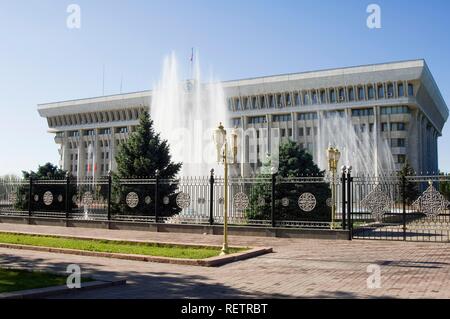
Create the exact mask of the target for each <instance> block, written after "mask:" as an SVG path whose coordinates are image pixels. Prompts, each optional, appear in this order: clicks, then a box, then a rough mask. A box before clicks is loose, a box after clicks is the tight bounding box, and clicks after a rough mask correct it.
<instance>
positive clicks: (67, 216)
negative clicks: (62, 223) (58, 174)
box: [65, 172, 72, 223]
mask: <svg viewBox="0 0 450 319" xmlns="http://www.w3.org/2000/svg"><path fill="white" fill-rule="evenodd" d="M69 197H70V173H69V172H67V173H66V207H65V208H66V223H67V220H68V219H69V217H70V213H71V210H72V209H71V208H72V205H71V203H70V198H69Z"/></svg>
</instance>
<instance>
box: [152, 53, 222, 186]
mask: <svg viewBox="0 0 450 319" xmlns="http://www.w3.org/2000/svg"><path fill="white" fill-rule="evenodd" d="M197 56H198V55H197ZM191 73H192V74H191V78H190V79H188V80H185V81H183V80H181V77H180V71H179V66H178V63H177V59H176V56H175V53H172V54H170V55H169V56H167V57H166V58H165V59H164V65H163V72H162V77H161V80H160V81H159V83H158V84H157V85H155V89H154V91H153V94H152V102H151V112H150V114H151V117H152V119H153V121H154V126H155V130H156V132H160V133H161V137H162V138H163V139H167V140H168V142H169V145H170V151H171V154H172V159H173V160H174V161H175V162H182V163H183V168H182V171H181V172H180V175H181V176H190V177H192V176H206V175H207V174H208V172H209V171H210V170H211V168H215V169H218V166H217V163H216V155H215V146H214V145H213V143H212V131H213V129H215V128H216V127H217V125H218V123H219V122H224V121H226V120H227V119H228V115H227V108H226V103H225V96H224V92H223V89H222V86H221V84H220V82H219V81H214V80H213V79H209V81H208V82H207V83H202V82H201V80H202V79H201V74H200V64H199V62H198V59H195V61H194V63H193V65H192V71H191Z"/></svg>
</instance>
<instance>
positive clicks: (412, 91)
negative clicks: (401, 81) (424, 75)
mask: <svg viewBox="0 0 450 319" xmlns="http://www.w3.org/2000/svg"><path fill="white" fill-rule="evenodd" d="M408 96H414V85H412V84H411V83H409V84H408Z"/></svg>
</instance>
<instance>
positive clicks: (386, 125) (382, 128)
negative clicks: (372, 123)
mask: <svg viewBox="0 0 450 319" xmlns="http://www.w3.org/2000/svg"><path fill="white" fill-rule="evenodd" d="M388 130H389V125H388V123H381V131H382V132H387V131H388Z"/></svg>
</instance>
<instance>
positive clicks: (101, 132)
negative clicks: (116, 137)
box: [56, 126, 129, 137]
mask: <svg viewBox="0 0 450 319" xmlns="http://www.w3.org/2000/svg"><path fill="white" fill-rule="evenodd" d="M82 132H83V136H95V130H84V131H82ZM114 132H115V133H128V132H129V129H128V127H127V126H124V127H116V128H115V129H114ZM107 134H111V129H110V128H102V129H99V130H98V135H107ZM67 136H68V137H80V131H69V132H67ZM56 137H64V132H58V133H56Z"/></svg>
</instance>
